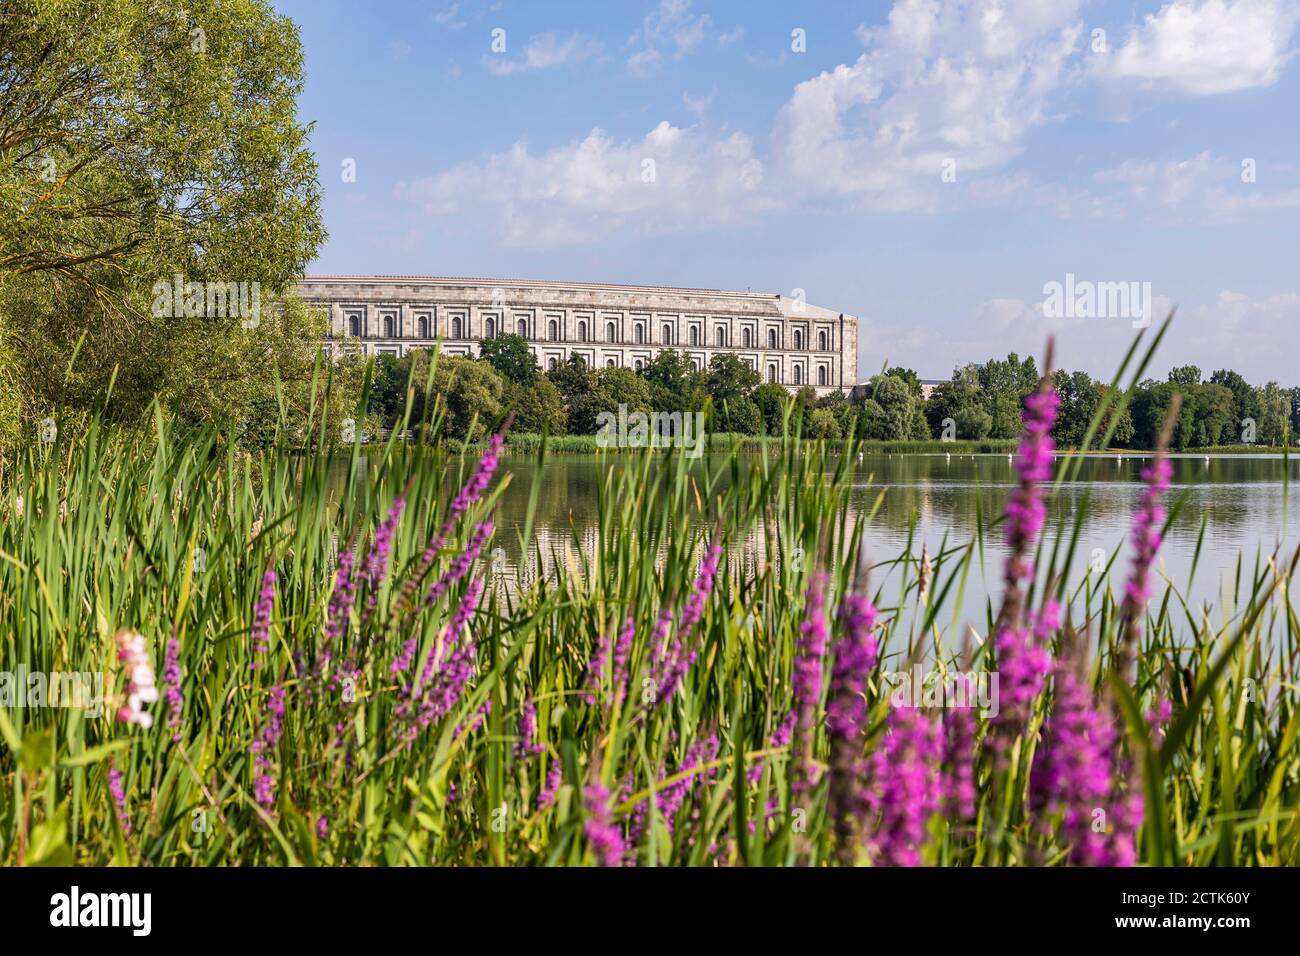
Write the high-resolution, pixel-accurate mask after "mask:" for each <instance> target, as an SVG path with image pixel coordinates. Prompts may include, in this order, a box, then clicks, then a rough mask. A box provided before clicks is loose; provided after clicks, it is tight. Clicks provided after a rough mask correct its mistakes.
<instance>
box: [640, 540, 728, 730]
mask: <svg viewBox="0 0 1300 956" xmlns="http://www.w3.org/2000/svg"><path fill="white" fill-rule="evenodd" d="M721 557H722V543H721V541H720V540H719V536H717V535H715V536H714V539H713V543H712V544H711V545H709V550H708V551H707V552H705V555H704V560H703V561H701V562H700V570H699V573H698V574H697V575H696V576H695V584H694V586H693V587H692V588H691V594H690V597H689V598H687V600H686V606H685V607H684V608H683V609H682V616H681V617H680V618H679V619H678V621H677V633H676V634H675V635H674V636H673V639H672V642H671V643H670V644H667V643H666V645H665V646H666V651H665V653H664V654H663V657H662V661H661V662H656V663H658V664H659V670H658V671H657V672H656V673H654V674H652V675H651V677H650V680H651V683H652V686H653V688H654V690H655V693H654V698H653V700H652V701H651V706H652V707H653V706H657V705H659V704H662V703H666V702H667V701H668V700H669V699H670V698H671V697H672V696H673V693H674V692H675V691H676V690H677V687H678V685H680V684H681V681H682V678H684V677H685V676H686V673H687V671H689V670H690V668H691V665H692V664H694V663H695V657H696V650H695V646H694V644H693V643H692V640H691V638H692V636H693V634H694V631H695V627H696V625H698V624H699V623H700V620H701V619H702V618H703V617H704V608H705V605H706V604H707V603H708V600H709V595H710V594H712V593H713V585H714V581H715V579H716V577H717V574H718V562H719V560H720V559H721ZM661 620H662V615H661ZM656 636H658V635H656ZM664 636H665V638H666V635H664Z"/></svg>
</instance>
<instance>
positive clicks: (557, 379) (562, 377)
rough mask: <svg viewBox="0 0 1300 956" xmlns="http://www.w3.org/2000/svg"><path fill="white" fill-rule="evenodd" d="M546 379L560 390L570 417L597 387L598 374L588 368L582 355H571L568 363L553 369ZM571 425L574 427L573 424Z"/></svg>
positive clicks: (562, 363)
mask: <svg viewBox="0 0 1300 956" xmlns="http://www.w3.org/2000/svg"><path fill="white" fill-rule="evenodd" d="M546 377H547V379H549V380H550V382H551V383H552V384H553V385H554V386H555V387H556V388H558V389H559V390H560V395H561V396H562V397H563V399H564V404H565V407H566V408H568V410H569V415H570V417H572V415H573V410H574V409H575V408H577V407H578V405H579V404H581V403H582V402H583V401H584V400H585V399H586V398H587V396H588V395H590V394H591V391H592V389H594V388H595V387H596V373H595V372H593V371H592V370H591V369H589V368H587V363H586V361H584V360H583V358H582V356H581V355H570V356H569V360H568V361H567V362H561V363H560V364H559V365H557V366H556V367H555V368H553V369H551V371H549V372H547V373H546ZM570 424H571V425H572V422H570Z"/></svg>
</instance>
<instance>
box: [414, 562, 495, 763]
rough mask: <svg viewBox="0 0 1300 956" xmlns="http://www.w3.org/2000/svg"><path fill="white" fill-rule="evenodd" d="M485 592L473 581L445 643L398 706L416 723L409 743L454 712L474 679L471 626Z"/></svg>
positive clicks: (435, 649) (431, 651) (438, 645)
mask: <svg viewBox="0 0 1300 956" xmlns="http://www.w3.org/2000/svg"><path fill="white" fill-rule="evenodd" d="M482 593H483V582H482V581H481V580H479V579H478V578H471V579H470V582H469V586H468V587H467V589H466V591H465V596H464V598H462V599H461V602H460V604H459V605H458V606H457V608H456V610H455V612H454V613H453V614H452V617H451V620H450V621H449V622H448V624H447V627H446V630H445V631H444V632H443V635H442V637H441V640H439V641H437V642H435V643H434V646H433V647H431V648H429V653H428V656H427V657H426V658H425V662H424V667H423V669H422V670H421V673H420V676H419V680H418V682H417V683H415V684H414V685H410V686H409V687H408V689H407V695H406V699H405V700H404V701H403V702H402V703H401V704H400V705H399V707H398V716H399V717H402V718H403V719H407V720H413V721H414V722H413V724H412V726H411V727H410V729H409V730H408V732H407V741H408V743H409V742H412V741H414V740H415V737H416V734H417V733H419V731H420V730H423V729H424V728H426V727H428V726H429V725H430V724H431V723H433V722H434V721H436V720H441V719H442V718H443V717H446V716H447V715H448V714H449V713H451V711H452V710H453V709H455V707H456V704H457V703H459V701H460V698H461V694H462V693H463V692H464V690H465V686H466V685H467V684H468V683H469V681H470V680H471V679H472V678H473V677H474V664H475V655H476V652H477V646H476V645H475V643H474V638H473V634H472V633H470V632H469V631H468V630H467V625H468V624H469V620H470V618H471V617H472V616H473V615H474V611H475V610H476V609H477V608H478V601H479V597H480V596H481V595H482ZM417 706H418V709H416V708H417Z"/></svg>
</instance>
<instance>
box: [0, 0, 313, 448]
mask: <svg viewBox="0 0 1300 956" xmlns="http://www.w3.org/2000/svg"><path fill="white" fill-rule="evenodd" d="M3 19H4V33H3V39H2V40H0V43H2V44H3V49H2V51H0V52H2V53H3V56H2V57H0V59H2V60H3V63H4V73H5V83H4V89H5V94H4V96H3V97H2V98H0V130H2V131H3V132H0V376H4V377H5V378H6V379H7V380H8V381H9V382H10V384H14V385H16V388H5V389H4V390H3V391H0V429H3V430H4V431H8V432H9V433H11V434H12V432H13V430H14V425H13V422H14V421H15V420H16V419H22V420H23V421H24V422H25V423H26V425H25V426H23V427H31V423H32V422H34V421H35V420H37V419H41V418H43V417H44V416H46V415H49V414H50V413H51V412H52V411H53V410H55V409H64V410H67V409H70V408H73V407H75V408H78V409H80V410H81V411H83V412H84V411H86V410H89V409H91V408H94V407H97V406H99V405H100V404H101V403H103V402H105V401H108V402H109V405H108V414H109V415H110V416H112V417H114V418H116V419H117V420H133V419H139V418H140V417H141V416H142V415H144V414H146V413H147V409H148V408H149V406H150V403H151V402H152V400H153V398H154V396H155V395H157V396H161V397H162V399H163V400H164V402H165V407H167V408H168V409H170V410H172V411H175V412H177V413H178V414H180V415H182V416H184V417H187V418H195V417H203V418H208V419H211V420H225V421H229V420H232V419H233V421H234V423H235V428H234V431H236V432H240V431H243V430H248V431H250V433H253V434H256V433H258V432H260V430H261V428H260V426H259V425H258V424H257V423H258V422H259V421H262V420H264V419H265V416H264V414H263V413H262V411H261V410H264V408H265V406H266V403H267V402H268V401H269V400H270V399H269V394H270V391H271V389H272V388H273V387H274V382H273V377H274V376H275V374H276V373H277V370H278V374H279V376H280V377H281V379H282V380H284V381H285V382H288V381H290V380H291V379H295V378H297V377H299V376H301V375H302V374H303V370H304V369H308V368H310V367H311V366H312V364H313V361H314V357H315V353H316V352H317V350H318V348H319V340H320V338H319V333H320V330H321V328H322V326H319V325H315V324H312V323H309V321H308V319H307V318H306V317H305V316H304V315H302V314H301V310H298V309H297V308H296V307H295V306H292V305H291V304H288V303H286V302H284V300H283V298H282V297H283V295H284V294H285V293H286V292H287V291H288V290H289V288H290V286H291V284H292V283H293V281H294V280H295V278H296V277H297V276H299V275H300V274H301V273H302V270H303V268H304V266H305V265H306V263H307V262H308V261H310V260H311V259H312V258H313V257H314V255H315V253H316V249H317V248H318V246H319V244H320V243H321V241H322V240H323V239H324V235H325V234H324V229H323V228H322V225H321V220H320V212H319V204H320V190H319V185H318V182H317V167H316V163H315V160H314V159H313V157H312V154H311V152H310V150H309V148H308V142H307V137H308V132H309V129H308V127H307V126H305V125H303V124H301V123H299V122H298V120H297V116H296V112H297V107H296V98H297V95H298V93H299V92H300V90H301V87H302V52H301V48H300V45H299V41H298V35H297V31H296V28H295V27H294V25H293V24H292V22H291V21H290V20H289V19H288V18H287V17H283V16H280V15H278V14H276V13H275V12H274V10H273V9H272V8H271V5H270V4H269V3H268V2H266V0H186V2H185V3H184V4H181V3H178V2H175V0H112V2H109V0H68V2H59V3H49V2H46V0H10V2H8V3H7V4H6V6H5V12H4V16H3ZM176 275H180V276H182V278H183V281H187V282H204V283H206V282H214V283H221V284H222V285H223V287H224V285H225V284H226V283H244V284H245V286H244V289H245V292H246V296H245V301H246V302H248V303H249V304H251V303H252V302H253V301H254V297H255V295H257V296H260V309H259V312H260V316H259V318H260V323H261V324H260V325H259V326H258V327H257V328H251V329H250V328H246V327H245V326H244V324H242V323H243V320H244V319H246V318H247V316H243V315H241V316H239V317H234V316H232V315H230V314H229V313H230V309H229V307H228V306H227V308H226V309H225V310H222V311H223V312H224V314H222V315H216V316H208V315H207V314H206V312H204V313H203V314H198V315H195V314H185V313H184V311H183V310H178V309H173V308H168V309H162V308H158V309H155V306H156V305H159V303H160V302H161V303H162V304H163V305H175V303H170V302H166V301H165V298H169V297H160V296H159V295H158V293H157V291H156V290H155V286H156V285H157V284H161V286H162V288H165V289H166V288H170V287H171V286H172V285H173V284H174V277H175V276H176ZM253 283H257V284H258V287H257V290H256V292H255V291H254V289H253ZM282 305H283V307H284V308H285V309H286V310H289V311H292V312H294V314H291V315H289V316H288V317H287V318H286V319H285V320H284V321H282V322H280V321H277V320H276V319H275V317H274V316H273V314H272V313H274V312H275V311H276V310H277V309H279V308H281V306H282ZM309 324H312V327H311V328H310V330H309V329H308V326H309ZM308 331H310V334H307V333H308ZM74 355H75V356H76V361H75V362H74V361H73V358H74ZM282 362H283V363H284V364H281V363H282ZM69 369H71V371H69ZM110 383H111V385H112V388H111V391H110ZM302 398H303V395H302V393H301V392H299V394H297V395H296V396H293V397H292V399H291V400H292V401H294V402H295V403H301V401H302ZM5 423H8V424H7V425H6V424H5ZM4 431H0V439H2V438H3V433H4Z"/></svg>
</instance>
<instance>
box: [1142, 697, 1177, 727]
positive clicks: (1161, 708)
mask: <svg viewBox="0 0 1300 956" xmlns="http://www.w3.org/2000/svg"><path fill="white" fill-rule="evenodd" d="M1173 715H1174V705H1173V702H1172V701H1171V700H1169V698H1167V697H1161V698H1159V699H1158V700H1157V701H1156V703H1155V706H1154V707H1153V708H1151V710H1149V711H1147V715H1146V717H1147V725H1148V726H1150V728H1151V733H1152V734H1153V735H1154V736H1156V737H1164V735H1165V727H1166V725H1167V724H1168V723H1169V718H1171V717H1173Z"/></svg>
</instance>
